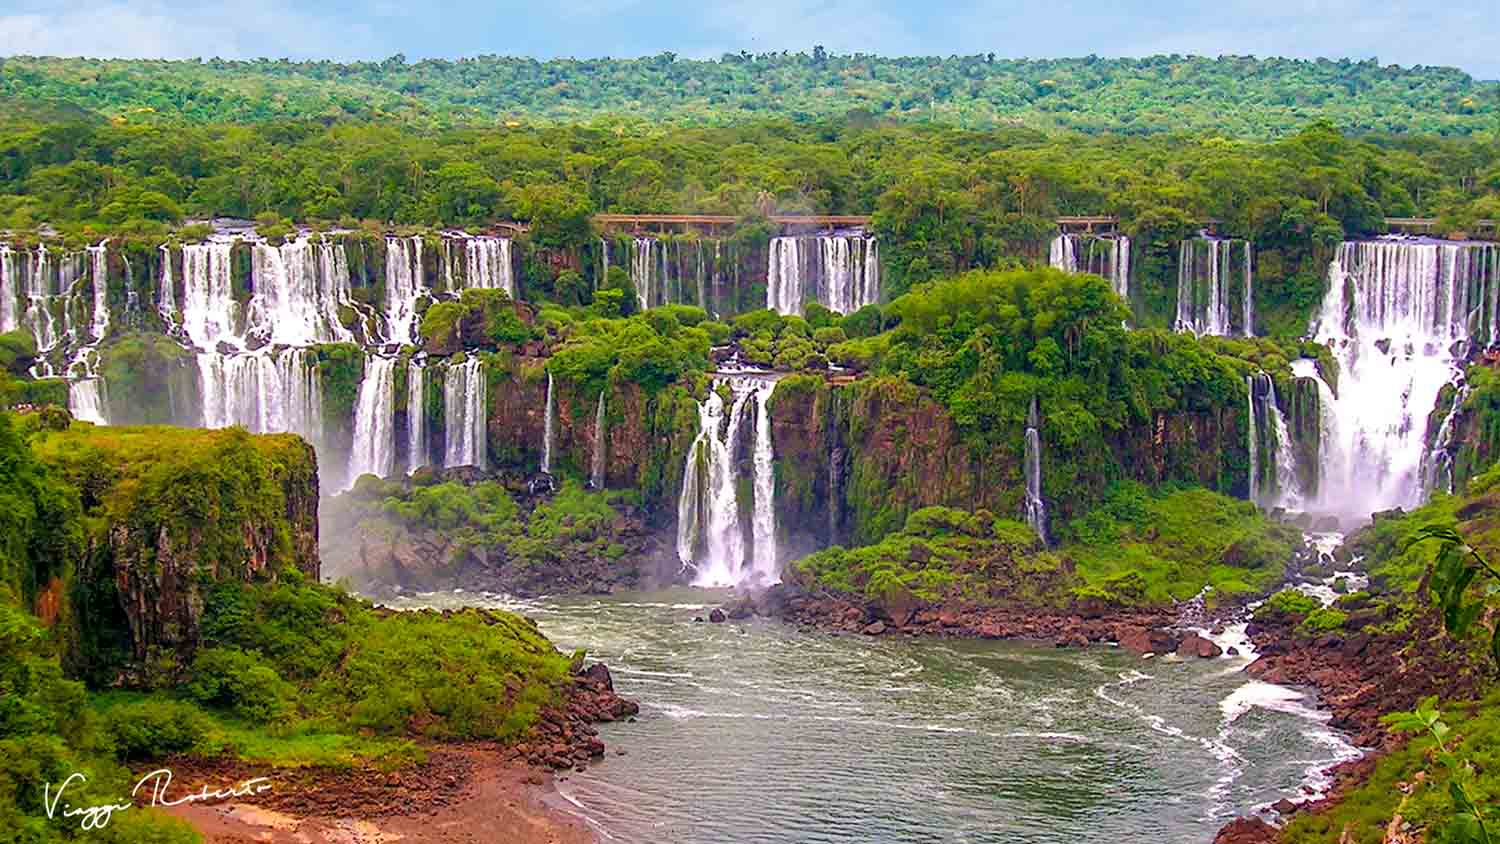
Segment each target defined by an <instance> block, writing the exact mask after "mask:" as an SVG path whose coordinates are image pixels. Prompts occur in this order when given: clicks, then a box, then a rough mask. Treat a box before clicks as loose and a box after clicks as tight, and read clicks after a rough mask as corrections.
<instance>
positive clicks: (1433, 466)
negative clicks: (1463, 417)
mask: <svg viewBox="0 0 1500 844" xmlns="http://www.w3.org/2000/svg"><path fill="white" fill-rule="evenodd" d="M1470 389H1471V388H1470V387H1469V384H1468V382H1467V381H1465V380H1464V379H1463V376H1462V375H1459V376H1458V386H1457V389H1456V390H1454V393H1453V406H1452V407H1450V408H1448V412H1447V413H1446V414H1445V415H1444V416H1443V421H1442V423H1441V424H1439V425H1438V429H1437V434H1436V435H1435V436H1434V437H1433V438H1432V447H1431V449H1430V450H1429V451H1428V452H1427V453H1426V454H1424V455H1423V457H1422V488H1423V489H1425V490H1426V491H1427V492H1429V493H1431V492H1446V493H1448V494H1449V495H1452V494H1453V489H1454V482H1455V481H1456V478H1454V476H1453V448H1454V438H1455V435H1456V433H1457V431H1458V415H1459V414H1460V413H1462V412H1463V409H1464V402H1466V401H1468V399H1469V392H1470Z"/></svg>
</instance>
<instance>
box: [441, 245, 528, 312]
mask: <svg viewBox="0 0 1500 844" xmlns="http://www.w3.org/2000/svg"><path fill="white" fill-rule="evenodd" d="M456 239H457V240H458V241H459V242H461V243H462V244H463V252H464V264H463V266H464V273H463V280H462V287H463V288H464V289H478V290H504V291H505V292H506V294H508V295H509V296H510V297H511V298H515V295H516V282H515V275H514V272H513V270H512V264H511V242H510V238H507V237H488V236H480V237H469V236H464V237H461V238H456ZM445 245H447V244H446V243H445ZM444 265H445V266H446V267H447V277H448V290H449V291H450V292H452V293H457V292H458V290H457V288H455V286H454V284H455V282H454V280H453V274H452V272H453V271H452V258H451V257H448V258H446V259H445V261H444Z"/></svg>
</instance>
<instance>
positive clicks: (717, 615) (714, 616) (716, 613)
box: [708, 607, 728, 624]
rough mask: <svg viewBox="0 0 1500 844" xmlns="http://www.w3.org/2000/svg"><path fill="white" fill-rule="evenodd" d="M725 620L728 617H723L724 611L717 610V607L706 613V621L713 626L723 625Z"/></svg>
mask: <svg viewBox="0 0 1500 844" xmlns="http://www.w3.org/2000/svg"><path fill="white" fill-rule="evenodd" d="M726 618H728V616H726V615H724V611H723V610H721V609H719V608H718V607H714V608H713V609H712V610H710V611H709V613H708V620H709V621H711V622H713V623H714V624H723V623H724V621H725V619H726Z"/></svg>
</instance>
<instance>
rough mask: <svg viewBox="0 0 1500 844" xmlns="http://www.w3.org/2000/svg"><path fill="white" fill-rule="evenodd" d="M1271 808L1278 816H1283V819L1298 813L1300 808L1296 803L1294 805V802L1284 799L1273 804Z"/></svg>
mask: <svg viewBox="0 0 1500 844" xmlns="http://www.w3.org/2000/svg"><path fill="white" fill-rule="evenodd" d="M1271 808H1272V809H1274V810H1275V811H1276V814H1278V815H1281V816H1282V817H1286V816H1287V815H1290V814H1292V813H1293V812H1296V811H1297V809H1298V808H1299V807H1298V805H1297V804H1296V803H1293V802H1292V801H1290V800H1288V799H1286V798H1285V797H1283V798H1281V799H1280V800H1277V801H1276V802H1275V803H1272V804H1271Z"/></svg>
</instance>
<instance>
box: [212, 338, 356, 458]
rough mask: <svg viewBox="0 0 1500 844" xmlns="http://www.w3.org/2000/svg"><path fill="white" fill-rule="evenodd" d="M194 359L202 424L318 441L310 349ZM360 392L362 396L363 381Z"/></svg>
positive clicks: (319, 419) (318, 400) (319, 417)
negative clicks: (295, 436)
mask: <svg viewBox="0 0 1500 844" xmlns="http://www.w3.org/2000/svg"><path fill="white" fill-rule="evenodd" d="M197 361H198V383H199V389H200V391H201V393H200V395H201V399H202V405H201V406H202V413H203V416H202V420H201V422H202V425H203V427H205V428H227V427H229V426H231V425H240V426H242V427H244V428H246V429H247V430H249V431H250V432H251V433H256V434H271V433H277V434H279V433H294V434H298V435H300V436H302V437H303V438H304V439H306V440H307V441H308V442H311V443H312V444H313V445H314V446H315V447H316V446H317V445H318V444H320V443H321V442H322V440H323V436H322V435H323V388H322V381H321V380H320V379H319V377H318V366H317V360H316V357H315V356H314V354H313V353H312V352H310V351H308V350H306V349H288V348H284V349H281V350H279V351H278V350H272V349H262V350H260V351H256V352H246V353H242V354H233V355H221V354H217V353H214V352H205V353H202V354H199V355H198V356H197ZM367 380H368V373H367ZM360 390H361V396H363V390H364V385H363V383H362V384H361V386H360Z"/></svg>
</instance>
